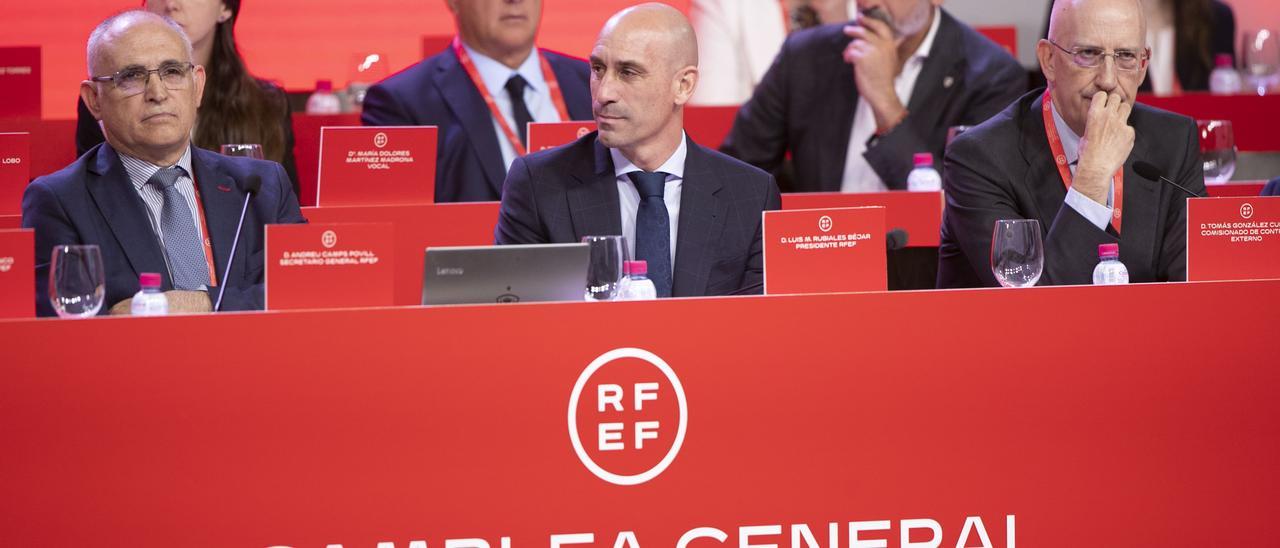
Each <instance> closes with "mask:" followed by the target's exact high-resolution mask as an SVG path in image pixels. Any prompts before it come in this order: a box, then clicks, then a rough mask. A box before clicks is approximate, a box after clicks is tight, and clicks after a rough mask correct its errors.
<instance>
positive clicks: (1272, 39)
mask: <svg viewBox="0 0 1280 548" xmlns="http://www.w3.org/2000/svg"><path fill="white" fill-rule="evenodd" d="M1240 57H1241V60H1242V61H1243V63H1241V65H1242V66H1243V67H1244V68H1243V72H1244V84H1245V86H1246V91H1247V92H1249V93H1257V94H1258V95H1266V94H1268V93H1276V92H1277V91H1278V90H1277V87H1278V86H1280V36H1276V33H1275V32H1273V31H1272V30H1270V29H1259V30H1251V31H1248V32H1245V33H1244V43H1242V44H1241V45H1240Z"/></svg>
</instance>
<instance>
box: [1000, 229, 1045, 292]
mask: <svg viewBox="0 0 1280 548" xmlns="http://www.w3.org/2000/svg"><path fill="white" fill-rule="evenodd" d="M991 272H992V273H993V274H995V275H996V280H997V281H999V282H1000V285H1002V286H1005V287H1029V286H1033V285H1036V282H1038V281H1040V275H1041V274H1042V273H1043V272H1044V244H1043V243H1042V242H1041V241H1040V221H1037V220H1035V219H1001V220H999V221H996V226H995V230H994V232H993V233H992V234H991Z"/></svg>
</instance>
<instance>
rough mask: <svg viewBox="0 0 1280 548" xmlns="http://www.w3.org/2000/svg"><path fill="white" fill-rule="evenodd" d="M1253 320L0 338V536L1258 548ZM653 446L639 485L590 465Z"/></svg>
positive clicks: (1065, 318)
mask: <svg viewBox="0 0 1280 548" xmlns="http://www.w3.org/2000/svg"><path fill="white" fill-rule="evenodd" d="M1221 303H1230V305H1229V306H1227V307H1223V306H1221ZM1099 310H1107V311H1108V312H1107V315H1106V318H1105V320H1102V319H1100V318H1099V315H1098V311H1099ZM1277 311H1280V281H1254V282H1228V283H1194V284H1168V285H1144V286H1126V287H1091V286H1084V287H1060V288H1032V289H1025V290H1004V289H993V290H972V291H949V292H948V291H924V292H906V293H884V292H880V293H865V294H843V295H822V296H791V297H742V298H723V299H681V300H672V301H665V302H632V303H571V304H550V305H545V304H544V305H532V304H531V305H511V306H480V307H442V308H422V307H406V308H391V309H367V310H330V311H309V312H280V313H248V314H223V315H217V316H186V317H172V318H102V319H92V320H77V321H59V320H27V321H0V340H3V341H5V359H4V363H3V365H0V439H2V440H4V450H3V451H0V487H2V488H3V492H4V494H5V496H4V497H0V532H2V533H0V535H2V536H3V539H4V542H3V543H4V544H6V545H11V546H32V545H40V546H78V545H129V546H138V547H150V546H219V547H245V548H261V547H264V546H291V547H308V548H311V547H314V548H319V547H322V546H326V545H331V544H342V545H343V546H349V547H350V546H361V547H372V546H374V545H375V544H377V543H379V542H388V543H391V542H394V543H395V544H394V545H395V546H398V547H401V548H403V547H405V546H423V545H425V546H432V547H443V546H446V544H445V542H444V539H464V538H480V539H485V542H486V544H485V545H487V546H492V547H498V546H500V545H504V546H505V544H500V538H503V537H506V538H509V539H510V541H509V544H510V546H512V547H531V546H534V547H536V546H549V545H554V544H552V543H551V542H550V540H551V538H552V535H568V534H583V535H587V534H589V535H591V537H592V540H593V541H594V542H592V543H591V544H589V546H614V545H615V542H616V539H617V538H618V537H619V536H622V537H623V538H624V539H627V535H626V534H625V533H626V532H630V534H631V535H634V537H635V542H633V543H631V544H628V543H626V542H625V541H624V542H623V543H622V544H620V545H621V546H665V547H671V546H676V545H677V539H679V538H681V537H685V538H686V539H688V538H690V536H697V535H698V534H703V535H706V536H710V537H716V536H718V535H719V534H723V535H724V536H723V539H724V540H723V541H718V540H715V539H714V538H699V539H698V540H693V542H691V543H690V544H689V545H688V546H689V548H713V547H721V546H740V545H741V546H746V545H757V546H758V545H762V544H778V545H780V546H791V545H792V544H789V539H790V538H791V535H792V534H796V535H804V534H811V535H813V536H814V537H815V538H816V539H817V541H816V542H815V543H813V544H809V546H818V545H821V546H831V545H834V544H829V543H828V540H827V537H828V534H829V532H830V531H831V530H834V531H835V536H836V538H838V539H839V545H840V546H850V545H851V544H852V542H851V537H852V536H853V535H852V534H851V533H850V529H855V530H858V529H860V530H861V531H860V532H858V533H857V534H858V535H859V538H860V539H862V540H869V539H881V540H886V539H887V541H888V545H889V546H900V543H899V534H900V533H901V532H902V531H904V530H907V529H914V535H912V538H915V539H916V540H917V541H920V542H924V541H927V540H929V539H930V538H931V534H930V531H929V529H930V528H931V527H932V526H934V525H936V526H937V527H938V529H939V530H940V532H941V535H940V537H941V538H940V539H939V540H940V541H941V544H942V545H943V546H955V545H957V541H958V540H960V537H962V535H964V534H965V531H966V529H968V531H967V535H966V536H967V542H966V543H965V544H963V545H965V546H978V545H980V544H981V543H980V542H979V538H978V534H977V533H976V532H975V530H974V528H975V527H976V526H977V525H978V523H977V520H979V519H980V520H981V525H982V526H983V532H984V533H986V534H987V535H989V537H990V540H991V543H990V544H991V545H993V546H999V547H1004V546H1013V542H1011V541H1008V540H1007V538H1006V537H1007V535H1008V532H1009V530H1010V526H1009V524H1010V521H1011V520H1010V518H1009V517H1008V516H1013V518H1012V522H1013V524H1014V525H1015V527H1014V529H1015V531H1016V533H1015V534H1014V536H1015V537H1016V539H1017V540H1018V541H1019V542H1018V545H1019V546H1024V547H1025V546H1035V547H1050V548H1052V547H1058V546H1079V545H1081V544H1082V543H1085V544H1097V545H1103V546H1229V545H1258V544H1259V543H1260V542H1259V539H1266V538H1274V537H1275V536H1276V535H1277V534H1278V533H1280V528H1278V526H1277V525H1276V522H1275V520H1274V519H1273V515H1274V514H1275V509H1276V503H1275V497H1274V494H1275V493H1276V492H1277V491H1278V490H1280V466H1277V464H1276V462H1277V461H1276V454H1277V452H1280V364H1278V363H1277V361H1276V359H1274V356H1275V349H1274V342H1273V341H1274V337H1273V336H1272V335H1273V333H1274V326H1275V325H1276V320H1277V319H1280V316H1278V314H1280V312H1277ZM1215 322H1216V323H1215ZM636 326H645V327H644V328H643V329H637V328H636ZM1210 337H1211V338H1212V340H1208V339H1209V338H1210ZM623 348H637V349H642V350H644V351H647V352H650V353H652V354H653V355H654V356H655V357H656V358H658V359H660V360H662V363H664V364H666V366H667V369H669V371H670V375H671V377H674V378H675V379H676V380H678V382H679V384H680V392H682V393H683V394H684V398H683V401H684V403H683V405H682V404H681V403H680V398H677V397H676V395H675V394H676V389H675V388H674V382H672V381H671V380H670V378H669V377H667V374H666V373H665V372H663V370H662V369H661V368H660V367H659V366H656V365H652V363H651V362H644V361H640V360H638V359H634V358H632V359H624V360H622V361H613V362H609V363H608V364H607V365H605V366H603V367H602V368H601V369H599V370H597V371H595V372H592V373H590V374H589V375H586V376H585V378H584V372H587V370H588V366H589V365H590V364H592V363H593V361H595V360H597V358H599V357H601V356H604V355H605V354H606V353H608V352H611V351H614V350H617V349H623ZM636 354H637V355H643V354H638V353H636ZM653 363H656V362H653ZM580 378H582V379H583V382H582V384H581V389H580V390H579V391H577V393H578V394H579V395H580V396H581V399H579V400H578V406H576V407H571V405H570V402H571V400H572V399H573V394H574V393H575V385H578V382H579V379H580ZM648 382H653V383H654V387H655V388H654V389H653V390H652V391H649V392H648V393H649V394H650V395H653V396H654V399H653V400H649V401H645V400H643V399H639V398H638V396H639V395H640V394H641V393H642V392H643V390H636V389H635V383H648ZM615 383H616V384H617V386H616V390H618V392H617V393H619V394H624V393H625V395H626V397H625V398H624V399H622V400H621V401H620V402H619V403H618V405H619V406H620V407H621V408H622V411H618V410H617V409H616V408H614V407H612V405H611V404H608V403H607V402H608V401H610V400H609V399H608V397H607V396H608V395H609V394H611V393H614V392H613V390H614V389H612V388H610V387H609V386H608V385H610V384H615ZM601 394H604V395H605V396H606V397H605V398H601V397H600V395H601ZM633 396H635V397H633ZM636 401H638V402H641V403H643V404H645V405H644V406H641V409H640V410H638V411H637V410H635V408H634V407H633V402H636ZM623 403H625V405H623ZM598 404H603V405H598ZM597 409H604V411H603V412H601V411H598V410H597ZM570 410H572V411H570ZM567 411H568V412H567ZM570 413H572V414H570ZM681 416H683V417H684V420H685V422H686V427H685V429H684V436H683V438H681V442H680V445H679V448H678V449H677V450H676V451H674V453H673V452H672V451H671V448H672V447H675V446H676V443H675V439H676V438H677V432H678V431H679V427H678V424H679V421H680V417H681ZM569 417H573V424H574V425H575V427H574V428H575V429H576V430H578V431H579V440H580V442H581V444H582V445H583V447H584V449H583V451H584V453H585V454H586V456H587V460H583V459H582V458H580V457H579V456H578V455H577V451H576V450H575V448H574V442H573V440H572V437H571V434H570V433H569V431H570V427H569V426H568V425H569V422H568V420H569ZM614 421H616V422H614ZM653 421H657V422H659V425H657V426H654V427H653V428H655V430H654V431H655V432H657V437H656V438H652V439H649V440H646V441H647V445H645V446H644V447H646V448H648V449H647V450H646V449H645V448H641V449H636V448H635V443H634V442H633V439H634V436H633V435H632V434H633V431H639V428H640V423H641V422H653ZM610 424H616V425H621V426H619V427H618V428H622V430H620V431H621V432H624V433H625V436H623V437H622V438H621V439H622V440H624V442H623V445H624V447H623V448H622V449H621V450H618V452H617V453H612V454H609V453H607V452H604V451H600V450H599V449H598V447H599V443H598V442H599V441H600V440H599V437H598V436H597V435H596V433H597V432H599V431H600V428H597V427H598V426H600V425H605V426H606V427H608V428H612V427H609V426H608V425H610ZM667 454H672V455H673V456H672V457H671V459H670V460H669V462H668V465H667V466H666V467H665V468H663V469H661V470H659V473H657V474H656V475H654V476H653V477H652V478H651V479H649V480H648V481H645V482H643V483H640V484H638V485H631V486H626V485H618V484H615V483H610V482H608V481H606V480H605V479H602V477H601V476H597V474H596V473H595V472H592V471H591V470H590V469H589V468H588V466H587V465H586V464H585V463H586V462H588V460H589V461H590V462H595V463H597V465H598V466H600V468H601V470H603V471H604V472H609V473H614V474H617V475H634V474H638V473H640V472H642V471H645V470H648V469H650V468H651V467H653V466H655V465H658V464H661V461H659V460H658V459H659V458H665V455H667ZM605 477H607V476H605ZM881 520H883V521H881ZM907 520H922V521H907ZM966 523H967V524H968V525H967V526H966ZM828 524H832V525H830V526H829V525H828ZM829 527H830V528H829ZM908 532H909V533H910V532H911V531H908ZM557 538H559V539H560V540H567V537H563V536H562V537H557ZM573 538H577V539H583V538H585V537H584V536H579V537H573ZM413 540H420V541H425V542H426V544H418V545H411V544H409V542H410V541H413ZM1261 544H1266V541H1262V542H1261ZM387 546H389V545H387ZM453 546H455V547H474V546H479V544H478V543H475V542H471V543H465V542H464V543H456V544H454V545H453ZM569 546H575V545H569ZM576 546H588V544H582V545H576ZM796 546H806V544H804V543H803V542H802V543H800V544H797V545H796Z"/></svg>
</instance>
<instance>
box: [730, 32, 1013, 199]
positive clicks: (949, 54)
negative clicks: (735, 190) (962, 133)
mask: <svg viewBox="0 0 1280 548" xmlns="http://www.w3.org/2000/svg"><path fill="white" fill-rule="evenodd" d="M941 14H942V22H941V23H939V25H938V34H937V35H936V36H935V37H934V42H933V49H932V50H930V52H929V58H928V59H927V60H926V61H925V63H924V67H923V69H922V70H921V72H920V76H919V78H918V79H917V80H916V85H915V89H914V90H913V91H912V93H911V101H909V103H908V105H907V110H908V111H909V114H908V115H907V118H906V120H904V121H903V122H902V123H901V124H899V125H898V126H897V127H895V128H894V129H893V131H890V132H889V133H888V134H886V135H884V136H881V137H878V138H874V137H873V138H872V140H871V144H870V145H868V148H867V151H866V153H865V154H866V158H867V161H868V162H869V163H870V164H871V167H872V168H873V169H875V171H876V173H877V174H878V175H879V176H880V178H881V179H882V180H883V181H884V182H885V184H886V185H888V186H889V188H892V189H898V190H901V189H905V188H906V185H907V174H908V173H910V172H911V169H912V168H913V167H914V166H913V165H912V162H911V155H912V154H914V153H917V152H931V153H933V157H934V158H935V159H936V158H942V152H943V148H944V146H945V145H946V140H947V129H948V128H950V127H951V126H956V125H976V124H978V123H979V122H982V121H983V120H986V119H987V118H988V117H990V116H992V115H993V114H995V113H997V112H999V111H1000V109H1002V108H1004V107H1005V106H1007V105H1008V104H1009V103H1010V102H1012V101H1013V100H1014V99H1017V98H1018V96H1019V95H1021V94H1022V93H1023V92H1024V91H1026V85H1027V84H1026V82H1027V74H1026V71H1025V70H1023V68H1022V67H1021V66H1019V65H1018V62H1017V61H1015V60H1014V59H1013V57H1011V56H1009V54H1008V53H1007V52H1005V51H1004V49H1002V48H1001V47H1000V46H998V45H996V44H995V43H994V42H992V41H990V40H988V39H987V38H986V37H984V36H982V35H981V34H978V33H977V32H975V31H974V30H973V29H970V28H969V27H966V26H965V25H964V24H962V23H960V22H959V21H957V20H956V19H955V18H954V17H952V16H951V15H950V14H948V13H947V12H946V10H942V11H941ZM843 27H844V24H833V25H824V26H821V27H817V28H814V29H810V30H805V31H800V32H796V33H795V34H792V35H791V36H790V37H789V38H787V41H786V42H785V43H784V44H783V46H782V51H781V52H780V53H778V57H777V58H776V59H774V61H773V66H772V67H770V68H769V71H768V72H767V73H766V74H765V76H764V79H763V80H761V82H760V85H759V86H757V87H756V91H755V94H753V95H752V96H751V100H749V101H748V102H747V103H746V104H745V105H743V106H742V108H741V109H740V110H739V111H738V117H737V119H736V120H734V123H733V129H732V130H731V131H730V133H729V136H728V137H727V138H726V139H725V142H724V145H723V146H722V147H721V150H723V151H724V152H725V153H727V154H729V155H730V156H733V157H735V158H738V159H740V160H742V161H745V162H747V163H749V164H752V165H754V166H756V167H759V168H761V169H764V170H765V171H770V172H775V171H777V169H778V168H779V167H780V166H781V165H782V162H783V159H784V158H785V157H786V154H787V152H790V153H791V158H792V160H793V162H794V166H795V176H794V180H793V181H791V184H790V185H787V186H786V188H784V189H783V190H784V191H786V192H818V191H838V190H840V182H841V179H842V178H843V177H844V165H845V157H846V156H847V154H848V151H849V137H850V132H851V131H852V129H853V117H854V114H855V111H856V110H857V105H858V87H857V84H855V82H854V77H853V68H852V67H851V66H850V65H849V64H848V63H845V62H844V58H843V57H842V53H843V52H844V48H845V46H846V45H848V44H849V41H850V39H849V37H847V36H845V35H844V32H843V30H842V29H843Z"/></svg>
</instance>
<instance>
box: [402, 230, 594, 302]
mask: <svg viewBox="0 0 1280 548" xmlns="http://www.w3.org/2000/svg"><path fill="white" fill-rule="evenodd" d="M589 257H590V251H589V250H588V248H587V244H583V243H577V244H535V245H496V246H468V247H429V248H427V253H426V269H425V270H424V271H423V276H422V304H488V303H528V302H549V301H582V300H583V299H584V296H585V293H586V289H587V263H588V260H589Z"/></svg>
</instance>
